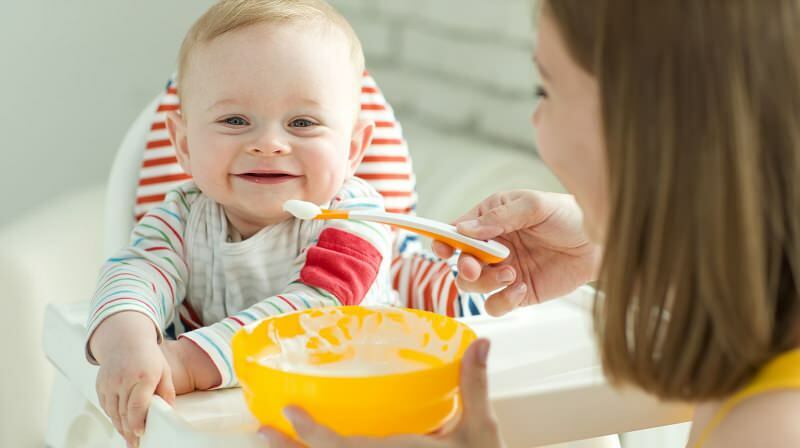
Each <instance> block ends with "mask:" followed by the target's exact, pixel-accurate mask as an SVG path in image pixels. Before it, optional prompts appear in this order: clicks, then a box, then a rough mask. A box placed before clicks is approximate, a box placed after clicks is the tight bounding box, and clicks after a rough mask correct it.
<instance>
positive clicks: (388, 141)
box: [372, 138, 403, 145]
mask: <svg viewBox="0 0 800 448" xmlns="http://www.w3.org/2000/svg"><path fill="white" fill-rule="evenodd" d="M372 144H373V145H402V144H403V139H401V138H376V139H373V140H372Z"/></svg>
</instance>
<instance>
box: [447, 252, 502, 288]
mask: <svg viewBox="0 0 800 448" xmlns="http://www.w3.org/2000/svg"><path fill="white" fill-rule="evenodd" d="M516 279H517V274H516V271H515V270H514V268H513V267H511V266H508V265H493V266H484V265H482V264H481V263H480V262H479V261H478V260H476V259H475V258H473V257H471V256H469V255H462V256H461V257H460V258H459V260H458V278H456V284H458V287H459V288H461V289H462V290H464V291H470V292H480V293H487V292H492V291H497V290H498V289H500V288H504V287H506V286H508V285H510V284H512V283H514V281H515V280H516Z"/></svg>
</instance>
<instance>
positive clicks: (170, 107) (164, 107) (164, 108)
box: [156, 104, 181, 112]
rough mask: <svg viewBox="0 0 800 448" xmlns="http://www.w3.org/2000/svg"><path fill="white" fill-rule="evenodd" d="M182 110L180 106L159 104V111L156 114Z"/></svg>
mask: <svg viewBox="0 0 800 448" xmlns="http://www.w3.org/2000/svg"><path fill="white" fill-rule="evenodd" d="M180 108H181V106H180V104H159V105H158V109H156V112H166V111H169V110H178V109H180Z"/></svg>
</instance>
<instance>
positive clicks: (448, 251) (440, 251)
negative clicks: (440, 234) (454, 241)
mask: <svg viewBox="0 0 800 448" xmlns="http://www.w3.org/2000/svg"><path fill="white" fill-rule="evenodd" d="M431 248H432V249H433V253H435V254H436V256H437V257H439V258H444V259H448V258H450V257H452V256H453V254H455V252H456V251H455V249H453V248H452V247H450V246H448V245H447V244H445V243H443V242H441V241H434V242H433V243H432V244H431Z"/></svg>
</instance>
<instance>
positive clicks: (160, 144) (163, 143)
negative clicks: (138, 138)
mask: <svg viewBox="0 0 800 448" xmlns="http://www.w3.org/2000/svg"><path fill="white" fill-rule="evenodd" d="M167 146H172V142H171V141H169V139H165V140H150V141H149V142H147V146H146V148H147V149H157V148H166V147H167Z"/></svg>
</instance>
